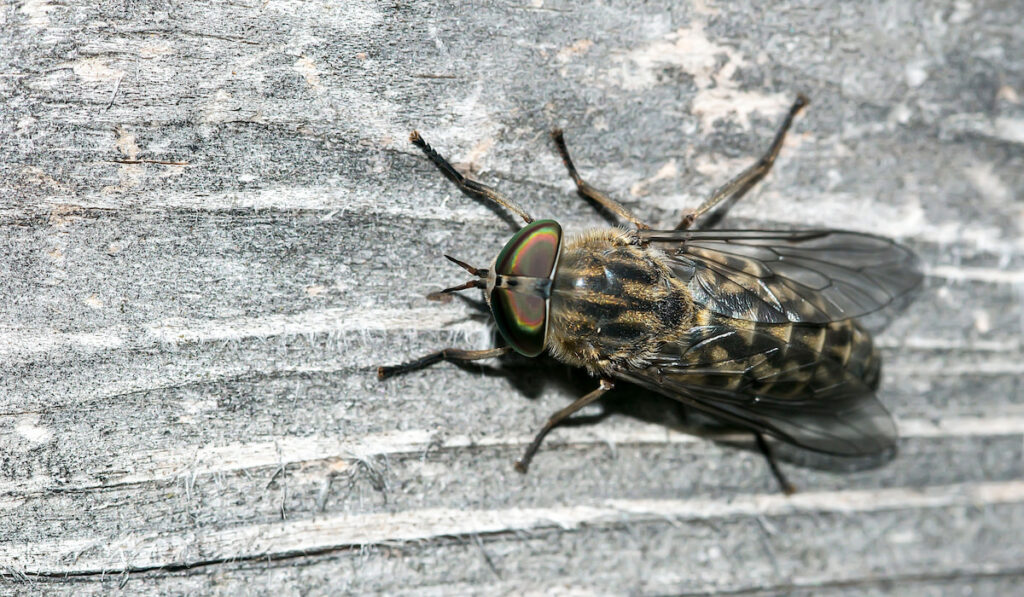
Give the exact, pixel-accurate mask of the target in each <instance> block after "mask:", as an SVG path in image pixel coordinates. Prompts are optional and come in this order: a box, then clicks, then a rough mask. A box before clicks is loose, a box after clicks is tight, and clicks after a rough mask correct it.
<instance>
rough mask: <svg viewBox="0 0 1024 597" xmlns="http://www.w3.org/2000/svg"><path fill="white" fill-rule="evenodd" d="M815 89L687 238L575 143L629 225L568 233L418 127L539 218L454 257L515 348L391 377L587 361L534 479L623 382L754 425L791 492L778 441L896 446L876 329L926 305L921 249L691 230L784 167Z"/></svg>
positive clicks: (534, 445)
mask: <svg viewBox="0 0 1024 597" xmlns="http://www.w3.org/2000/svg"><path fill="white" fill-rule="evenodd" d="M807 103H808V102H807V98H806V97H804V96H803V95H799V96H798V97H797V99H796V101H795V102H794V103H793V105H792V107H791V108H790V110H789V112H788V114H787V115H786V118H785V120H784V121H783V123H782V126H781V127H780V128H779V130H778V132H777V133H776V135H775V138H774V140H773V142H772V144H771V146H770V147H769V149H768V151H767V152H766V153H765V154H764V155H763V156H762V157H761V158H760V159H759V160H758V161H757V163H755V164H754V165H752V166H750V167H749V168H747V169H746V170H744V171H743V172H741V173H740V174H739V175H737V176H736V177H735V178H733V179H732V180H730V181H729V182H727V183H726V184H724V185H723V186H721V187H719V188H718V189H717V190H715V192H714V193H712V195H711V196H710V197H709V198H708V199H707V200H706V201H704V202H703V203H702V204H701V205H700V206H699V207H698V208H697V209H695V210H693V211H690V212H687V213H686V214H685V215H684V216H683V217H682V219H681V220H680V222H679V224H678V225H677V226H676V227H675V228H674V229H672V230H652V229H651V228H650V227H649V226H648V225H646V224H645V223H644V222H642V221H641V220H640V219H639V218H637V217H636V216H635V215H634V214H632V213H631V212H630V211H629V210H628V209H627V208H626V207H624V206H623V205H622V204H620V203H619V202H617V201H615V200H614V199H612V198H611V197H609V196H608V195H606V194H605V193H603V192H601V191H599V190H597V189H595V188H594V187H592V186H591V185H589V184H588V183H587V182H586V181H584V180H583V178H582V177H580V175H579V173H578V172H577V171H576V167H575V166H574V165H573V162H572V159H571V158H570V157H569V151H568V149H567V147H566V144H565V140H564V137H563V134H562V132H561V131H560V130H555V131H554V132H553V133H552V137H553V139H554V142H555V145H556V147H557V148H558V152H559V154H560V155H561V157H562V160H563V162H564V163H565V166H566V169H567V170H568V172H569V176H571V177H572V179H573V181H574V182H575V184H576V188H577V191H578V193H579V194H580V195H581V196H583V197H584V198H587V199H590V200H592V201H594V202H595V203H596V204H597V205H598V206H600V207H601V208H604V209H606V210H607V211H609V212H611V213H612V214H615V215H616V216H618V217H619V218H620V219H621V220H624V221H626V222H629V224H631V225H632V226H631V227H630V228H602V229H594V230H590V231H586V232H584V233H582V234H579V235H577V236H574V237H568V238H566V237H564V236H563V233H562V227H561V226H560V225H559V224H558V222H556V221H554V220H534V219H533V218H532V217H531V216H530V215H529V214H528V213H527V212H526V210H524V209H523V208H522V207H521V206H520V205H519V204H518V203H516V202H515V201H513V200H511V199H509V198H507V197H505V196H504V195H502V194H501V193H499V192H498V191H497V190H496V189H494V188H491V187H489V186H486V185H484V184H481V183H480V182H477V181H475V180H471V179H469V178H466V177H465V176H463V175H462V174H461V173H460V172H459V171H457V170H456V169H455V168H454V167H452V166H451V164H449V163H448V161H447V160H445V159H444V158H443V157H442V156H441V155H440V154H438V153H437V152H436V151H434V149H433V148H431V147H430V145H428V144H427V143H426V141H424V140H423V138H422V137H421V136H420V135H419V133H417V132H413V133H412V135H411V136H410V140H411V141H412V143H413V144H415V145H416V146H417V147H419V148H420V149H421V150H422V151H423V152H424V153H425V154H426V156H427V157H428V158H430V160H431V161H432V162H433V163H434V164H435V165H436V166H437V167H438V168H439V169H440V170H441V172H442V173H443V174H444V175H445V176H446V177H448V178H449V179H451V180H452V181H453V182H454V183H455V184H456V185H458V186H459V188H460V189H462V190H463V191H464V192H466V193H467V194H469V195H472V196H475V197H479V198H483V199H487V200H489V201H493V202H494V203H496V204H498V205H500V206H502V207H504V208H505V209H507V210H509V211H510V212H512V213H514V214H516V215H518V216H519V217H520V218H522V219H523V221H524V222H525V225H524V226H523V227H522V228H521V229H520V230H519V231H518V232H517V233H516V234H515V235H513V236H512V238H511V240H509V241H508V243H506V245H505V247H504V248H503V249H502V250H501V252H500V253H499V254H498V256H497V257H496V258H495V260H494V262H493V263H492V264H491V267H490V268H488V269H482V268H475V267H472V266H470V265H468V264H466V263H463V262H461V261H458V260H456V259H453V258H451V257H448V259H450V260H451V261H453V262H455V263H456V264H458V265H459V266H460V267H462V268H463V269H465V270H466V271H468V272H469V273H470V274H471V275H473V276H476V279H474V280H471V281H469V282H466V283H464V284H461V285H459V286H455V287H452V288H448V289H445V290H444V291H443V292H455V291H458V290H464V289H467V288H480V289H482V290H484V296H485V298H486V300H487V304H488V306H489V307H490V310H491V313H492V315H493V317H494V321H495V323H496V325H497V327H498V330H499V332H500V333H501V336H502V337H503V338H504V340H505V342H506V343H507V344H506V345H505V346H502V347H499V348H492V349H488V350H461V349H457V348H448V349H444V350H441V351H438V352H434V353H431V354H429V355H426V356H424V357H421V358H419V359H416V360H414V361H411V362H408V363H404V364H401V365H394V366H389V367H380V368H379V369H378V370H377V374H378V377H379V378H380V379H386V378H388V377H391V376H393V375H397V374H400V373H406V372H409V371H413V370H416V369H420V368H423V367H427V366H429V365H432V364H434V363H437V362H440V361H453V362H468V361H477V360H483V359H492V358H496V357H500V356H502V355H504V354H507V353H509V352H512V351H515V352H518V353H520V354H522V355H525V356H527V357H535V356H538V355H540V354H541V353H543V352H545V351H546V352H547V353H548V354H550V355H551V356H553V357H554V358H555V359H557V360H559V361H561V362H563V363H566V364H568V365H572V366H576V367H582V368H585V369H586V370H587V371H588V372H589V373H590V374H591V375H592V376H594V377H596V378H598V380H599V381H598V387H597V388H596V389H594V390H593V391H592V392H590V393H588V394H587V395H585V396H583V397H582V398H579V399H578V400H576V401H575V402H573V403H572V404H570V405H569V406H567V407H565V408H563V409H561V410H559V411H558V412H556V413H554V414H553V415H551V417H550V418H549V419H548V421H547V423H546V424H545V425H544V426H543V427H542V428H541V429H540V431H539V432H538V433H537V434H536V436H535V437H534V439H533V441H532V442H531V444H530V445H529V446H528V447H527V449H526V451H525V453H524V454H523V456H522V458H520V459H519V460H518V461H517V462H516V469H517V470H519V471H520V472H523V473H525V472H526V470H527V468H528V467H529V465H530V461H531V460H532V459H533V456H534V454H535V453H536V452H537V450H538V448H539V447H540V445H541V442H542V441H543V439H544V437H545V435H547V433H548V432H549V431H550V430H551V429H552V428H554V427H555V426H556V425H558V424H559V423H560V422H562V421H564V420H565V419H566V418H568V417H570V416H571V415H572V414H573V413H575V412H577V411H579V410H580V409H582V408H583V407H585V406H587V405H588V404H591V403H593V402H594V401H596V400H597V399H599V398H600V397H601V396H603V395H604V394H605V393H607V392H608V391H609V390H611V389H612V388H614V387H615V381H616V380H622V381H627V382H630V383H634V384H637V385H640V386H643V387H646V388H648V389H650V390H653V391H656V392H659V393H661V394H663V395H665V396H668V397H670V398H673V399H676V400H678V401H680V402H682V403H684V404H687V405H689V406H691V407H694V408H697V409H699V410H701V411H703V412H705V413H707V414H710V415H712V416H713V417H716V418H718V419H721V420H724V421H727V422H730V423H733V424H738V425H740V426H742V427H745V428H747V429H750V430H751V431H753V432H754V434H755V437H756V439H757V442H758V445H759V446H760V447H761V449H762V451H764V452H765V455H766V456H768V459H769V464H771V467H772V472H773V473H774V474H775V476H776V478H777V479H778V480H779V483H780V485H781V486H782V487H783V489H784V490H786V491H787V492H790V491H792V486H791V485H789V483H788V481H786V480H785V477H784V476H783V475H782V474H781V472H780V471H779V469H778V467H777V465H776V463H775V461H774V459H773V458H772V457H771V453H770V451H769V449H768V444H767V443H766V442H765V440H764V434H768V435H771V436H773V437H775V438H777V439H780V440H782V441H784V442H787V443H790V444H793V445H796V446H800V447H802V448H806V449H809V450H814V451H817V452H822V453H827V454H833V455H839V456H868V455H874V454H878V453H881V452H884V451H886V450H889V449H891V448H892V447H893V446H894V445H895V443H896V440H897V432H896V426H895V424H894V423H893V420H892V417H891V416H890V415H889V413H888V412H887V411H886V409H885V407H884V406H882V404H881V403H880V402H879V401H878V399H877V398H876V396H875V392H876V390H877V388H878V385H879V377H880V367H881V361H880V358H879V355H878V353H877V351H876V349H875V347H874V345H873V343H872V339H871V333H872V332H875V331H878V330H880V329H881V328H882V327H884V326H885V325H886V324H887V323H888V321H889V319H891V317H892V316H893V315H894V314H895V313H897V312H898V311H900V310H901V309H903V308H904V307H905V306H906V305H907V304H908V303H909V302H910V300H911V299H912V296H913V294H914V290H915V289H916V288H917V287H918V286H919V284H920V283H921V279H922V274H921V271H920V264H919V262H918V259H917V257H916V256H915V255H914V254H913V253H912V252H911V251H910V250H909V249H907V248H906V247H903V246H901V245H899V244H897V243H895V242H893V241H891V240H888V239H886V238H882V237H879V236H875V235H871V234H863V233H859V232H845V231H839V230H805V231H765V230H691V228H693V227H694V225H695V224H696V223H697V221H698V219H700V218H701V217H702V216H703V215H705V214H706V213H707V212H709V211H710V210H712V209H713V208H715V207H716V206H718V205H719V204H722V203H723V202H724V203H725V204H729V203H730V202H732V201H734V200H736V199H738V198H739V197H740V196H742V195H743V194H744V193H746V192H747V191H748V190H749V189H750V188H751V187H752V186H753V185H754V184H756V183H757V182H758V181H759V180H761V179H762V178H763V177H764V176H765V175H766V174H767V173H768V171H769V170H770V169H771V167H772V164H773V163H774V162H775V158H776V157H777V156H778V154H779V151H780V149H781V148H782V144H783V141H784V139H785V136H786V133H787V131H788V130H789V128H790V126H791V125H792V123H793V118H794V117H795V116H796V115H797V113H798V112H799V111H800V110H801V109H802V108H803V107H804V106H805V105H807Z"/></svg>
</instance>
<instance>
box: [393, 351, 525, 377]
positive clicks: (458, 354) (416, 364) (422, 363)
mask: <svg viewBox="0 0 1024 597" xmlns="http://www.w3.org/2000/svg"><path fill="white" fill-rule="evenodd" d="M510 350H512V349H511V348H510V347H508V346H502V347H501V348H490V349H487V350H463V349H461V348H445V349H444V350H439V351H437V352H432V353H430V354H428V355H425V356H422V357H420V358H418V359H415V360H412V361H409V362H407V363H402V364H400V365H391V366H386V367H377V379H380V380H384V379H387V378H389V377H394V376H396V375H400V374H402V373H408V372H410V371H415V370H417V369H423V368H425V367H429V366H431V365H433V364H435V363H440V362H441V361H449V362H453V363H466V362H469V361H480V360H483V359H493V358H496V357H500V356H501V355H503V354H507V353H508V352H509V351H510Z"/></svg>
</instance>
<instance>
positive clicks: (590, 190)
mask: <svg viewBox="0 0 1024 597" xmlns="http://www.w3.org/2000/svg"><path fill="white" fill-rule="evenodd" d="M551 138H552V139H554V140H555V145H556V146H557V147H558V154H559V155H561V156H562V163H564V164H565V168H566V170H568V171H569V176H571V177H572V181H573V182H575V183H576V192H578V193H579V194H580V196H581V197H583V198H584V199H590V200H591V201H594V202H596V203H597V204H598V205H600V206H601V207H603V208H605V209H607V210H608V211H610V212H612V213H613V214H615V215H617V216H619V217H620V218H622V219H623V220H628V221H629V222H631V223H632V224H633V225H634V226H636V227H637V228H638V229H640V230H647V229H649V228H650V226H648V225H647V224H644V223H643V222H641V221H640V219H639V218H637V217H636V216H634V215H633V213H632V212H630V211H629V210H628V209H626V208H625V207H624V206H623V205H622V204H621V203H619V202H618V201H616V200H614V199H612V198H611V197H609V196H608V195H605V194H604V193H602V192H601V191H599V190H597V189H595V188H594V187H592V186H590V185H589V184H588V183H587V181H585V180H583V178H582V177H581V176H580V175H579V173H578V172H576V166H574V165H573V163H572V158H571V157H569V149H568V148H567V147H566V146H565V138H564V136H563V135H562V129H555V130H553V131H551Z"/></svg>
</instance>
